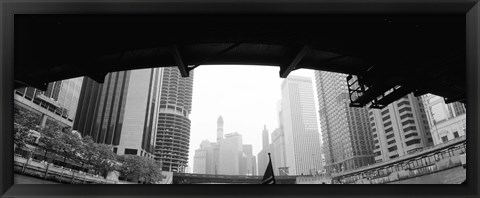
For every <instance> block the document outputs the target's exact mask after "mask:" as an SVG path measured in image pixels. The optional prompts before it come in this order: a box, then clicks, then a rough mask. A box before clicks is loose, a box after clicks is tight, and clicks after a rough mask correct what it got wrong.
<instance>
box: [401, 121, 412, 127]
mask: <svg viewBox="0 0 480 198" xmlns="http://www.w3.org/2000/svg"><path fill="white" fill-rule="evenodd" d="M407 124H415V121H413V120H407V121H403V122H402V126H405V125H407Z"/></svg>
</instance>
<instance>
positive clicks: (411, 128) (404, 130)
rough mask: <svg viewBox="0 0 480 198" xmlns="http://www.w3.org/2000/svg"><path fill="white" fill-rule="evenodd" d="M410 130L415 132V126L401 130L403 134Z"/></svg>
mask: <svg viewBox="0 0 480 198" xmlns="http://www.w3.org/2000/svg"><path fill="white" fill-rule="evenodd" d="M411 130H417V127H415V126H409V127H406V128H404V129H403V132H405V133H406V132H408V131H411Z"/></svg>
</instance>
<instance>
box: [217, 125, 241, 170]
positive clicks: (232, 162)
mask: <svg viewBox="0 0 480 198" xmlns="http://www.w3.org/2000/svg"><path fill="white" fill-rule="evenodd" d="M242 155H243V142H242V135H240V134H239V133H228V134H225V138H224V139H222V140H221V141H220V159H219V164H220V165H219V166H220V167H219V169H218V174H221V175H240V174H241V173H240V166H241V163H240V160H241V157H242Z"/></svg>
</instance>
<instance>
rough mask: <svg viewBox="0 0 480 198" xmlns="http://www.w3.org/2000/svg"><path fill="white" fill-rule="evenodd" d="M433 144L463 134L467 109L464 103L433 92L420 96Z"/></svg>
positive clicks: (465, 127) (465, 126)
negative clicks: (446, 100) (446, 99)
mask: <svg viewBox="0 0 480 198" xmlns="http://www.w3.org/2000/svg"><path fill="white" fill-rule="evenodd" d="M422 99H423V103H424V104H425V111H426V114H427V117H428V120H429V126H430V131H431V132H432V138H433V142H434V144H435V145H437V144H440V143H443V142H446V141H449V140H452V139H455V138H457V137H460V136H464V135H465V131H466V129H467V123H466V122H467V117H466V115H467V114H466V113H467V110H466V108H465V104H462V103H459V102H454V103H450V104H445V100H444V99H443V98H441V97H439V96H436V95H433V94H426V95H424V96H422Z"/></svg>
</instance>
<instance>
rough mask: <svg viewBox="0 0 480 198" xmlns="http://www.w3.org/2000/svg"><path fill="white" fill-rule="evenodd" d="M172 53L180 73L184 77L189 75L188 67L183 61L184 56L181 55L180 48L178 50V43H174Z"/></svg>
mask: <svg viewBox="0 0 480 198" xmlns="http://www.w3.org/2000/svg"><path fill="white" fill-rule="evenodd" d="M172 55H173V58H174V59H175V63H176V64H177V67H178V70H180V74H181V75H182V77H188V68H187V66H186V65H185V63H184V62H183V59H182V56H181V55H180V50H178V46H177V45H172Z"/></svg>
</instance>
